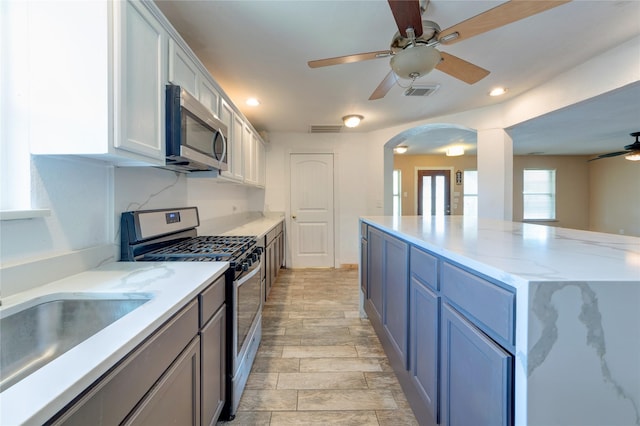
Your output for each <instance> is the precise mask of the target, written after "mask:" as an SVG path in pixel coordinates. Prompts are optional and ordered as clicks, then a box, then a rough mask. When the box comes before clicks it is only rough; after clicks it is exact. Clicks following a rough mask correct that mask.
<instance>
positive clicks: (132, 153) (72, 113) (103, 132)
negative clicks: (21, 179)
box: [27, 0, 168, 165]
mask: <svg viewBox="0 0 640 426" xmlns="http://www.w3.org/2000/svg"><path fill="white" fill-rule="evenodd" d="M152 8H155V6H153V5H152V4H148V3H142V2H138V1H133V0H128V1H126V2H106V1H99V2H80V3H78V2H62V3H60V2H53V3H51V2H37V3H31V2H30V3H29V22H30V25H29V29H28V30H27V38H28V41H27V49H28V52H27V54H28V57H29V61H30V65H31V66H30V70H31V71H30V73H31V74H30V76H29V80H30V96H29V102H28V110H29V112H28V115H29V142H30V149H31V152H32V153H33V154H55V155H81V156H87V157H94V158H100V159H103V160H108V161H111V162H114V163H116V164H122V165H164V160H165V134H164V120H165V118H164V107H163V105H164V83H165V81H166V68H167V66H166V63H167V62H166V61H167V51H168V49H167V43H168V36H167V32H166V31H165V30H164V27H163V26H162V24H161V23H160V21H159V20H158V19H157V17H156V16H155V15H154V13H152ZM53 64H64V66H53Z"/></svg>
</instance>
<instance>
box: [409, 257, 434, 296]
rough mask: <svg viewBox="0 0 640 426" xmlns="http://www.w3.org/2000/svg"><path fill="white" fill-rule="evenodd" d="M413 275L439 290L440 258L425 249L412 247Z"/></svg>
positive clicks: (411, 263)
mask: <svg viewBox="0 0 640 426" xmlns="http://www.w3.org/2000/svg"><path fill="white" fill-rule="evenodd" d="M410 265H411V275H415V276H416V277H417V278H418V279H419V280H420V281H422V282H423V283H424V284H426V285H428V286H429V287H431V288H432V289H433V290H436V291H438V290H439V287H440V286H439V285H438V259H437V258H436V257H435V256H432V255H430V254H428V253H427V252H425V251H422V250H419V249H417V248H415V247H411V261H410Z"/></svg>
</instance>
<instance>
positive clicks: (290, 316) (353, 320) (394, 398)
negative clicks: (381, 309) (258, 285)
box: [224, 269, 417, 426]
mask: <svg viewBox="0 0 640 426" xmlns="http://www.w3.org/2000/svg"><path fill="white" fill-rule="evenodd" d="M262 315H263V317H262V321H263V331H262V343H261V345H260V348H259V350H258V354H257V357H256V361H255V363H254V365H253V369H252V371H251V374H250V376H249V380H248V382H247V386H246V389H245V391H244V394H243V396H242V399H241V401H240V406H239V408H238V413H237V415H236V418H235V420H233V421H232V422H227V423H224V424H226V425H232V426H236V425H251V426H258V425H353V426H356V425H358V426H359V425H394V426H397V425H417V422H416V420H415V417H414V416H413V412H412V411H411V408H410V407H409V404H408V403H407V400H406V399H405V396H404V393H403V392H402V389H401V388H400V384H399V383H398V380H397V379H396V376H395V374H394V373H393V371H392V370H391V368H390V366H389V361H388V359H387V357H386V356H385V353H384V350H383V349H382V346H381V345H380V341H379V340H378V338H377V336H376V334H375V332H374V330H373V328H372V327H371V324H370V323H369V321H368V320H362V319H360V317H359V313H358V271H357V270H353V269H352V270H348V269H338V270H282V271H281V273H280V276H279V277H278V281H277V283H276V284H275V285H274V287H273V288H272V290H271V294H270V295H269V299H268V301H267V302H266V303H265V306H264V310H263V314H262Z"/></svg>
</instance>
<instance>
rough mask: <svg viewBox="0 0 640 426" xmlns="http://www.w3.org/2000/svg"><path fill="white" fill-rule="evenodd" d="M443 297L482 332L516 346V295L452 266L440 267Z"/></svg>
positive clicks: (444, 264)
mask: <svg viewBox="0 0 640 426" xmlns="http://www.w3.org/2000/svg"><path fill="white" fill-rule="evenodd" d="M441 286H442V293H443V295H444V296H445V297H446V298H447V299H449V301H450V302H451V303H452V304H453V305H455V306H457V307H458V308H459V309H460V310H462V311H463V312H464V313H465V314H466V315H467V316H469V317H470V318H469V319H470V320H471V321H473V322H474V323H475V324H476V325H477V326H478V327H479V328H480V329H481V330H483V331H484V332H485V333H487V334H489V335H490V336H491V337H493V338H495V339H496V340H498V341H500V342H502V343H503V344H504V343H508V344H510V345H513V344H515V332H514V329H515V298H516V296H515V294H514V293H513V292H511V291H508V290H505V289H504V288H502V287H499V286H497V285H496V284H493V283H491V282H489V281H487V280H484V279H482V278H480V277H477V276H475V275H473V274H470V273H469V272H466V271H463V270H462V269H460V268H457V267H455V266H453V265H451V264H448V263H443V264H442V275H441Z"/></svg>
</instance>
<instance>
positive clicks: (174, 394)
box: [123, 337, 200, 426]
mask: <svg viewBox="0 0 640 426" xmlns="http://www.w3.org/2000/svg"><path fill="white" fill-rule="evenodd" d="M123 424H124V425H125V426H156V425H184V426H188V425H192V426H199V425H200V338H198V337H196V338H195V339H194V340H193V342H191V344H190V345H189V346H188V347H187V349H185V351H184V352H183V353H182V355H181V356H180V357H179V358H178V359H177V360H176V361H175V363H174V364H173V366H172V367H171V368H170V369H169V371H167V372H166V373H165V375H164V376H163V377H162V379H160V382H159V383H157V384H156V385H155V386H154V388H153V389H152V390H151V391H150V392H149V394H148V395H147V396H146V397H145V399H144V400H143V401H142V402H141V403H140V404H139V405H138V407H136V409H135V410H134V411H133V412H132V413H131V415H130V416H129V417H128V418H127V419H126V420H125V421H124V422H123Z"/></svg>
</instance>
